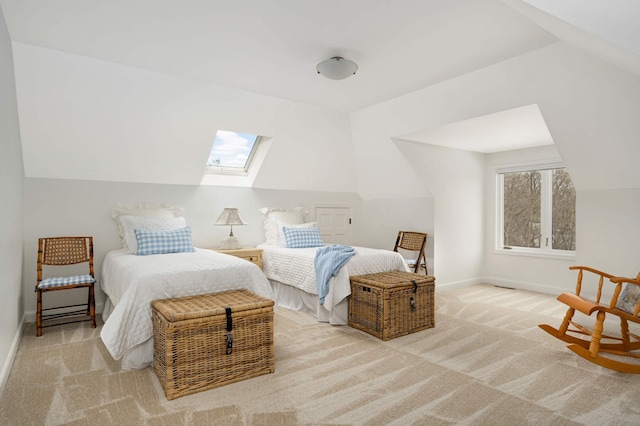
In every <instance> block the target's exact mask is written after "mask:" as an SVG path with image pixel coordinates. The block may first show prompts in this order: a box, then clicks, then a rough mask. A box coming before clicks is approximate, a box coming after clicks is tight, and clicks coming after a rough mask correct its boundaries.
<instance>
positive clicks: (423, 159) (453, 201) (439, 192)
mask: <svg viewBox="0 0 640 426" xmlns="http://www.w3.org/2000/svg"><path fill="white" fill-rule="evenodd" d="M395 144H396V145H397V146H398V149H399V150H400V152H402V155H404V157H405V158H406V159H407V161H408V162H409V164H410V165H411V166H412V167H413V168H414V169H415V170H416V172H417V174H418V176H419V178H420V181H421V182H422V183H423V184H425V185H428V189H429V190H430V192H431V193H433V207H434V209H433V231H432V232H431V236H432V237H431V240H432V241H433V244H434V261H433V262H432V265H433V270H434V272H435V274H437V275H436V283H437V285H438V286H439V287H440V288H442V287H444V286H447V287H455V286H462V285H469V284H475V283H478V282H479V281H478V278H479V277H480V276H481V275H482V262H483V259H484V257H483V251H482V245H481V243H480V242H481V241H483V238H484V229H483V225H484V223H483V217H484V216H483V205H484V204H483V203H484V200H483V196H482V194H483V186H482V182H483V171H484V155H482V154H478V153H475V152H471V151H463V150H458V149H451V148H445V147H441V146H435V145H426V144H422V143H417V142H409V141H402V140H396V141H395Z"/></svg>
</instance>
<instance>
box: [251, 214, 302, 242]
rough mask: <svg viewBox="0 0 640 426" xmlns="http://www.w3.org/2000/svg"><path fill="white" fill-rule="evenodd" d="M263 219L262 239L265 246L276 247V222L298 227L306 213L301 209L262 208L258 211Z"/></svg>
mask: <svg viewBox="0 0 640 426" xmlns="http://www.w3.org/2000/svg"><path fill="white" fill-rule="evenodd" d="M259 212H260V213H262V215H263V218H264V238H265V240H266V241H265V243H266V244H271V245H278V228H277V226H276V220H279V221H280V222H282V223H286V224H287V225H299V224H301V223H304V216H305V213H306V211H305V210H304V209H303V208H302V207H296V208H295V209H293V210H286V209H269V208H266V207H265V208H262V209H260V210H259Z"/></svg>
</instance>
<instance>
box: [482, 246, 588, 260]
mask: <svg viewBox="0 0 640 426" xmlns="http://www.w3.org/2000/svg"><path fill="white" fill-rule="evenodd" d="M493 254H502V255H507V256H524V257H538V258H543V259H555V260H576V253H575V252H569V253H562V252H559V251H552V252H544V251H534V250H522V249H510V250H499V249H495V250H493Z"/></svg>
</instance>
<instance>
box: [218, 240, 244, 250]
mask: <svg viewBox="0 0 640 426" xmlns="http://www.w3.org/2000/svg"><path fill="white" fill-rule="evenodd" d="M220 248H221V249H223V250H234V249H239V248H240V243H239V242H238V239H237V238H236V237H227V238H224V239H222V240H220Z"/></svg>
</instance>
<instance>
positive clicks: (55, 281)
mask: <svg viewBox="0 0 640 426" xmlns="http://www.w3.org/2000/svg"><path fill="white" fill-rule="evenodd" d="M95 281H96V280H95V279H93V277H92V276H91V275H73V276H71V277H51V278H45V279H43V280H42V281H40V285H39V286H38V288H51V287H64V286H67V285H74V284H91V283H94V282H95Z"/></svg>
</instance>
